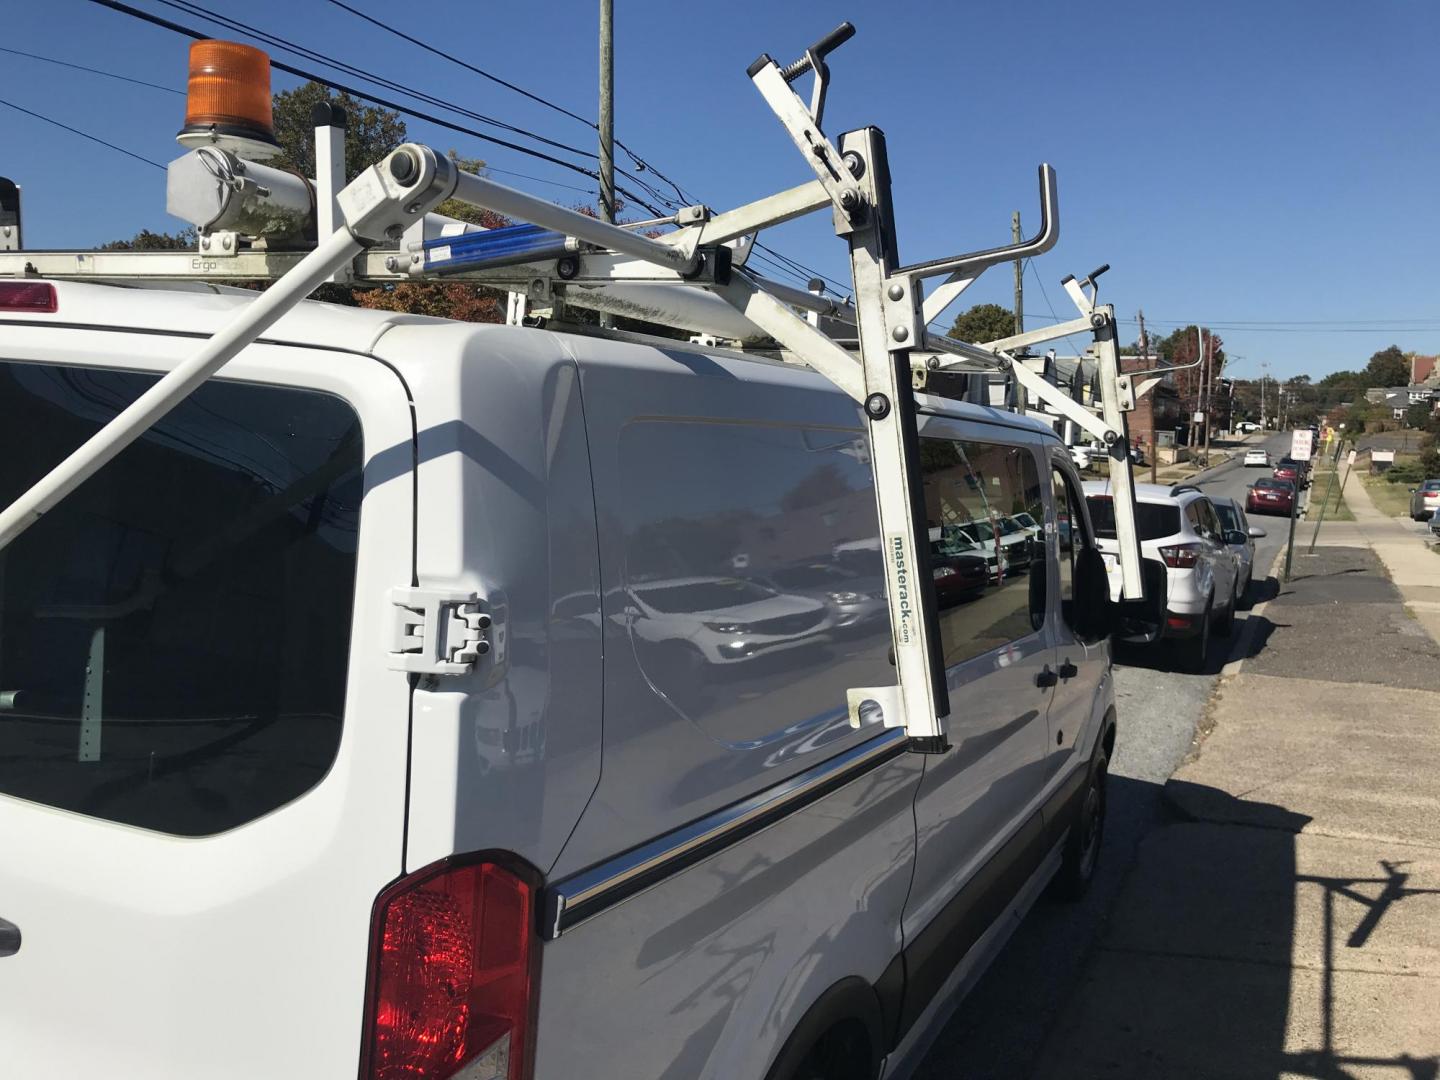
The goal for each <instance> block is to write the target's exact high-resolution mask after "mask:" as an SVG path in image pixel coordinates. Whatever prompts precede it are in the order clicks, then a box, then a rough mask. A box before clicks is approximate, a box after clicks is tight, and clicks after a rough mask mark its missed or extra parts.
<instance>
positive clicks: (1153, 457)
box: [1135, 309, 1160, 484]
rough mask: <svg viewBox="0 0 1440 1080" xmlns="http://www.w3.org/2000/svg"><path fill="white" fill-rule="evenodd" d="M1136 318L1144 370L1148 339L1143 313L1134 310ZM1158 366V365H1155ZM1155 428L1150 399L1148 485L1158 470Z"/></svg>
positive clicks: (1153, 480) (1148, 358)
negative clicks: (1138, 322) (1138, 326)
mask: <svg viewBox="0 0 1440 1080" xmlns="http://www.w3.org/2000/svg"><path fill="white" fill-rule="evenodd" d="M1135 315H1136V317H1137V318H1138V319H1139V320H1140V367H1141V370H1144V369H1146V368H1148V367H1149V366H1150V338H1149V336H1148V335H1147V334H1146V333H1145V312H1143V311H1140V310H1139V309H1136V312H1135ZM1157 366H1158V365H1157ZM1159 430H1160V429H1159V428H1157V427H1156V426H1155V398H1154V395H1151V398H1150V483H1152V484H1154V483H1157V480H1156V477H1155V472H1156V470H1157V469H1158V468H1159V459H1160V454H1159V450H1160V440H1159V439H1157V438H1156V437H1155V436H1156V434H1157V433H1158V432H1159Z"/></svg>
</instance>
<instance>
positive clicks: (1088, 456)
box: [1069, 443, 1104, 472]
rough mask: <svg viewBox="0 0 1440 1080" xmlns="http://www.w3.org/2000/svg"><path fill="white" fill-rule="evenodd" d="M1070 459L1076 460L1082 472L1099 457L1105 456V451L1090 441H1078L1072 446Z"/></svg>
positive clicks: (1076, 465)
mask: <svg viewBox="0 0 1440 1080" xmlns="http://www.w3.org/2000/svg"><path fill="white" fill-rule="evenodd" d="M1069 449H1070V460H1071V461H1073V462H1075V467H1076V468H1077V469H1079V470H1080V471H1081V472H1084V471H1085V470H1086V469H1088V468H1090V466H1091V465H1093V464H1095V459H1096V458H1097V457H1104V451H1102V450H1100V449H1099V448H1098V447H1096V446H1092V445H1091V444H1090V443H1076V444H1075V445H1074V446H1072V447H1070V448H1069Z"/></svg>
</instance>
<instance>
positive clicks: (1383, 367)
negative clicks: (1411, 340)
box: [1365, 345, 1410, 386]
mask: <svg viewBox="0 0 1440 1080" xmlns="http://www.w3.org/2000/svg"><path fill="white" fill-rule="evenodd" d="M1365 379H1366V385H1368V386H1408V385H1409V383H1410V361H1409V360H1407V359H1405V354H1404V353H1403V352H1401V351H1400V346H1398V345H1391V346H1390V347H1389V348H1388V349H1381V350H1380V351H1379V352H1377V353H1376V354H1375V355H1374V356H1372V357H1370V362H1369V363H1368V364H1366V365H1365Z"/></svg>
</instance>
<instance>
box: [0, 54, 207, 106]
mask: <svg viewBox="0 0 1440 1080" xmlns="http://www.w3.org/2000/svg"><path fill="white" fill-rule="evenodd" d="M0 52H3V53H9V54H10V55H11V56H23V57H26V58H27V59H30V60H40V61H43V62H44V63H47V64H58V65H59V66H60V67H67V68H73V69H74V70H76V71H88V72H89V73H90V74H91V75H103V76H105V78H107V79H119V80H120V81H121V82H128V83H134V84H135V85H136V86H148V87H150V89H152V90H163V91H165V93H167V94H175V95H176V96H177V97H184V96H185V92H184V91H183V90H176V89H174V88H173V87H169V86H161V85H160V84H159V83H152V82H146V81H145V80H144V79H132V78H131V77H130V76H129V75H119V74H116V73H115V72H113V71H101V70H100V69H99V68H92V67H86V66H85V65H84V64H72V63H70V62H69V61H68V60H57V59H55V57H53V56H41V55H40V54H39V53H32V52H25V51H24V50H23V49H7V48H5V47H4V46H3V45H0Z"/></svg>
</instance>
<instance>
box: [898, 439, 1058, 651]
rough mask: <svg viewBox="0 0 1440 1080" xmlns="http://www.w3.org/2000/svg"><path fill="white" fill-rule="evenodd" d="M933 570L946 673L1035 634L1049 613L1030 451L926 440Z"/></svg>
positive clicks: (923, 454)
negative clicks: (1033, 577)
mask: <svg viewBox="0 0 1440 1080" xmlns="http://www.w3.org/2000/svg"><path fill="white" fill-rule="evenodd" d="M920 464H921V470H922V474H923V477H924V490H925V516H926V519H927V525H928V526H929V540H930V564H931V573H932V575H933V577H934V590H935V601H936V604H937V606H938V608H939V612H940V642H941V647H942V648H943V649H944V655H945V665H946V666H947V667H949V666H952V665H954V664H958V663H961V662H962V661H965V660H968V659H970V658H971V657H975V656H979V655H981V654H982V653H986V652H989V651H990V650H991V649H997V648H999V647H1001V646H1002V645H1006V644H1008V643H1010V642H1012V641H1018V640H1019V639H1020V638H1023V637H1027V636H1028V635H1030V634H1032V633H1034V632H1035V631H1036V629H1037V628H1038V626H1039V625H1040V623H1037V622H1036V621H1035V620H1034V618H1032V610H1033V609H1036V607H1037V600H1036V597H1035V596H1034V595H1032V594H1033V592H1035V591H1037V590H1032V585H1031V580H1030V575H1031V574H1035V573H1038V574H1039V575H1041V576H1040V578H1038V579H1037V583H1038V584H1039V585H1040V586H1041V587H1040V588H1039V589H1038V594H1039V599H1038V612H1037V613H1038V614H1039V616H1040V622H1043V611H1044V588H1043V583H1044V573H1045V567H1044V555H1043V553H1044V534H1043V532H1042V526H1041V522H1043V521H1044V519H1045V509H1044V504H1043V502H1042V500H1041V492H1040V475H1039V471H1038V470H1037V469H1036V467H1035V458H1034V455H1033V454H1032V453H1031V452H1030V450H1029V449H1028V448H1025V447H1019V446H1004V445H1000V444H996V443H981V442H962V441H959V440H954V439H938V438H928V437H927V438H922V439H921V440H920Z"/></svg>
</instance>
